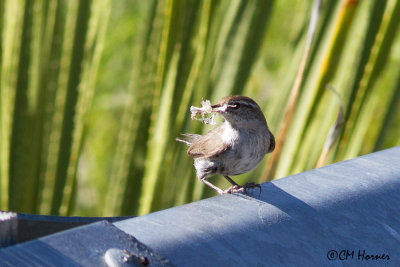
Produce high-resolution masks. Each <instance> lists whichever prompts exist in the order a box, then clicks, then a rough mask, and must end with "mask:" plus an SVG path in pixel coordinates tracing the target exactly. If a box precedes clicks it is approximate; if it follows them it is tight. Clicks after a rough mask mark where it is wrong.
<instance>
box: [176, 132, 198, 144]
mask: <svg viewBox="0 0 400 267" xmlns="http://www.w3.org/2000/svg"><path fill="white" fill-rule="evenodd" d="M181 135H182V136H184V137H178V138H176V139H175V140H176V141H179V142H182V143H185V144H187V145H189V146H190V145H191V144H193V143H194V142H196V140H198V139H199V138H200V137H201V134H181Z"/></svg>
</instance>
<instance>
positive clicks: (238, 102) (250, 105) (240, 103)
mask: <svg viewBox="0 0 400 267" xmlns="http://www.w3.org/2000/svg"><path fill="white" fill-rule="evenodd" d="M232 104H233V105H235V104H239V105H243V106H247V107H253V108H257V107H258V106H257V105H255V104H253V103H249V102H245V101H241V100H236V101H233V103H232Z"/></svg>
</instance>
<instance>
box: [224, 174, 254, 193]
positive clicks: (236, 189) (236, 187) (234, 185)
mask: <svg viewBox="0 0 400 267" xmlns="http://www.w3.org/2000/svg"><path fill="white" fill-rule="evenodd" d="M224 177H225V179H226V180H228V181H229V182H230V183H231V184H232V187H231V188H229V189H227V190H225V191H224V192H225V193H231V194H232V193H239V192H244V193H247V189H250V188H255V187H258V188H259V189H260V194H261V185H259V184H256V183H254V182H251V183H246V184H244V185H243V186H240V185H238V184H237V183H236V182H235V181H233V180H232V178H231V177H229V176H228V175H224Z"/></svg>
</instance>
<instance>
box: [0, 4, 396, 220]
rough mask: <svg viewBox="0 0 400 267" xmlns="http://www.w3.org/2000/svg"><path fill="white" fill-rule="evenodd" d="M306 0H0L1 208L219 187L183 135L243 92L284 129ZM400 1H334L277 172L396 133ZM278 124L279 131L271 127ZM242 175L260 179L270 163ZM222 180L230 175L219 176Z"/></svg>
mask: <svg viewBox="0 0 400 267" xmlns="http://www.w3.org/2000/svg"><path fill="white" fill-rule="evenodd" d="M312 7H313V3H311V2H309V1H300V0H296V1H293V0H291V1H287V0H284V1H266V0H252V1H247V0H232V1H231V0H217V1H212V0H190V1H186V0H159V1H156V0H151V1H150V0H149V1H112V0H96V1H78V0H73V1H66V0H34V1H30V0H25V1H24V0H5V1H0V34H1V37H2V38H1V43H0V49H1V53H0V56H1V58H0V67H1V70H0V81H1V82H0V90H1V91H0V105H1V110H0V112H1V116H0V124H1V139H0V153H1V158H0V160H1V171H0V194H1V196H0V208H1V209H2V210H14V211H20V212H31V213H41V214H62V215H84V216H102V215H107V216H111V215H127V214H145V213H148V212H150V211H154V210H159V209H164V208H168V207H171V206H174V205H180V204H183V203H186V202H190V201H195V200H198V199H201V198H203V197H208V196H211V195H213V194H214V192H212V191H211V190H209V189H208V188H205V187H204V185H203V184H202V183H200V182H198V181H197V180H196V178H195V172H194V168H193V166H192V159H190V158H189V157H187V155H186V147H185V146H184V145H182V144H180V143H177V142H176V141H175V137H177V136H178V135H179V134H180V133H189V132H190V133H201V132H204V131H207V130H209V129H210V128H209V127H207V126H204V125H202V124H201V123H200V122H197V121H191V120H190V114H189V107H190V106H191V105H195V106H199V105H200V101H201V100H203V99H210V100H211V101H212V102H215V101H218V100H219V98H221V97H223V96H226V95H231V94H244V95H248V96H250V97H252V98H253V99H255V100H256V101H257V102H258V103H259V104H260V106H261V107H262V108H263V110H264V113H265V115H266V118H267V121H268V124H269V126H270V128H271V130H272V132H273V133H275V134H276V135H277V134H278V132H279V129H280V127H281V125H282V123H283V119H284V114H285V111H286V109H287V101H288V98H289V95H290V92H291V90H292V87H293V83H294V80H295V77H296V73H297V70H298V69H299V65H300V61H301V58H302V55H303V53H304V50H305V48H306V41H305V40H306V36H307V30H308V27H309V23H310V17H311V10H312ZM399 13H400V0H385V1H355V0H352V1H350V0H343V1H325V2H324V5H323V6H322V9H321V15H320V18H319V20H318V24H317V31H316V38H315V40H314V42H313V43H312V46H311V53H310V57H309V59H308V60H307V65H306V69H305V74H304V77H303V78H304V82H303V84H302V85H301V88H300V95H299V98H298V101H297V102H296V109H295V114H294V117H293V121H291V122H290V130H289V132H288V135H287V137H286V138H285V142H284V144H283V147H282V154H281V157H280V158H279V161H278V162H277V165H276V173H275V174H274V175H273V177H274V178H279V177H283V176H286V175H289V174H293V173H297V172H301V171H304V170H308V169H312V168H315V167H316V164H317V162H318V159H319V158H320V156H321V154H322V151H323V147H324V143H325V141H326V139H327V136H328V132H329V129H330V128H331V127H332V126H333V125H334V123H335V119H336V117H337V113H338V109H339V104H338V101H337V99H336V97H335V96H334V95H333V94H332V92H330V91H327V90H325V88H326V86H327V85H328V84H331V85H332V86H333V87H334V88H335V89H336V90H337V91H338V93H339V95H340V96H341V99H342V102H343V103H344V107H345V108H344V120H345V123H344V127H343V128H342V129H341V132H340V135H339V138H338V140H337V142H336V143H335V145H334V146H333V148H332V149H331V151H329V153H328V154H327V157H326V160H325V162H324V163H325V164H329V163H332V162H337V161H341V160H345V159H349V158H353V157H356V156H358V155H362V154H366V153H370V152H373V151H377V150H381V149H384V148H389V147H393V146H396V145H399V144H400V141H399V136H400V120H399V119H398V118H399V117H400V78H399V77H400V75H399V70H400V57H399V55H400V38H399V34H398V32H399V31H398V25H399V24H400V23H399V22H400V14H399ZM276 138H279V136H276ZM269 157H270V156H267V157H266V158H265V159H264V161H262V163H261V164H260V165H259V166H258V167H257V168H256V169H255V170H254V171H252V172H251V173H249V174H244V175H241V176H239V177H238V178H237V180H238V181H240V182H245V181H247V180H252V181H261V178H262V176H263V174H265V170H266V165H267V162H268V158H269ZM210 179H213V181H214V182H215V181H216V183H217V185H219V186H221V187H227V186H228V185H227V184H226V183H225V181H224V179H221V178H220V177H212V178H210Z"/></svg>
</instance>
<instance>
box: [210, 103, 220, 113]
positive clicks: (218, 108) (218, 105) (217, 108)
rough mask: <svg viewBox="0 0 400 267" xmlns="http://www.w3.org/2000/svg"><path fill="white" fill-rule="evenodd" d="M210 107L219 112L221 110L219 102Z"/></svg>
mask: <svg viewBox="0 0 400 267" xmlns="http://www.w3.org/2000/svg"><path fill="white" fill-rule="evenodd" d="M211 108H212V111H213V112H221V111H222V110H221V105H220V104H216V105H212V106H211Z"/></svg>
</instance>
